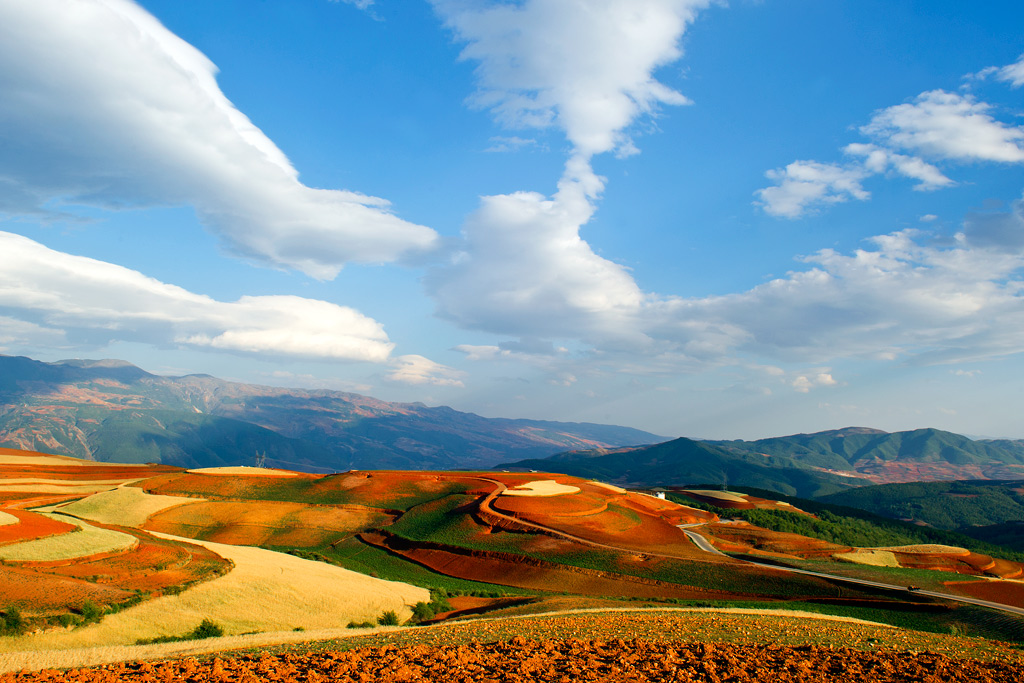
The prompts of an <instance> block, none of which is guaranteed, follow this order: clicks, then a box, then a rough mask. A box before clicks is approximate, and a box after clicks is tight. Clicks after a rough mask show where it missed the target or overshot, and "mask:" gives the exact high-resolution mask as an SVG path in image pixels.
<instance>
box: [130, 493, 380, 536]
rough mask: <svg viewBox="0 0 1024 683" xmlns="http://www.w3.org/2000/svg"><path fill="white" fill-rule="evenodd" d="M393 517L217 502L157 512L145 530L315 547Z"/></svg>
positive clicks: (354, 509) (361, 510) (355, 510)
mask: <svg viewBox="0 0 1024 683" xmlns="http://www.w3.org/2000/svg"><path fill="white" fill-rule="evenodd" d="M393 519H394V515H389V514H386V513H384V512H383V511H381V510H377V509H372V508H365V507H361V506H335V505H303V504H301V503H282V502H272V501H258V502H232V501H214V502H206V503H191V504H189V505H183V506H180V507H175V508H170V509H168V510H164V511H162V512H158V513H156V514H155V515H153V516H152V517H150V518H149V520H147V522H146V525H145V528H146V529H149V530H150V531H160V532H163V533H166V534H173V535H175V536H185V537H186V538H198V539H202V540H205V541H216V542H217V543H228V544H231V545H258V546H285V547H291V548H311V547H315V546H321V545H325V544H327V543H331V542H333V541H336V540H338V539H339V538H342V537H344V536H347V535H350V534H353V533H355V532H358V531H365V530H367V529H370V528H373V527H377V526H382V525H386V524H390V523H391V521H392V520H393Z"/></svg>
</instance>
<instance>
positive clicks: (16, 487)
mask: <svg viewBox="0 0 1024 683" xmlns="http://www.w3.org/2000/svg"><path fill="white" fill-rule="evenodd" d="M15 481H18V480H17V479H8V480H6V482H0V491H4V492H8V493H64V494H67V495H69V496H70V495H77V494H88V493H99V492H100V491H109V490H110V489H112V488H116V487H117V486H119V485H121V484H123V483H125V482H133V481H138V479H127V480H126V479H118V480H117V481H115V482H113V483H111V484H103V483H96V482H85V483H76V484H69V483H63V484H59V483H52V484H46V483H39V484H25V483H18V484H15V483H13V482H15Z"/></svg>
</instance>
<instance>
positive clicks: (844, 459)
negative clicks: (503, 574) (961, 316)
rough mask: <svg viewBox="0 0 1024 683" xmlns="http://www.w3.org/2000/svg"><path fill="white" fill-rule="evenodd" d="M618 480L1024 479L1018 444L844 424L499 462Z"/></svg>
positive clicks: (802, 487)
mask: <svg viewBox="0 0 1024 683" xmlns="http://www.w3.org/2000/svg"><path fill="white" fill-rule="evenodd" d="M499 467H501V468H504V469H516V470H519V469H533V470H550V471H556V472H563V473H565V474H572V475H574V476H579V477H593V478H597V479H602V480H604V481H610V482H615V483H617V484H620V485H631V486H668V485H692V484H708V483H711V484H716V485H722V486H733V485H736V486H754V487H759V488H764V489H770V490H772V491H777V492H779V493H783V494H786V495H797V496H801V497H815V496H822V495H826V494H830V493H836V492H839V491H842V490H845V489H849V488H853V487H859V486H866V485H870V484H881V483H894V482H909V481H946V480H956V479H979V480H984V479H1024V444H1022V442H1020V441H1012V440H1005V439H1004V440H998V441H974V440H972V439H969V438H967V437H966V436H961V435H959V434H954V433H952V432H945V431H942V430H939V429H916V430H913V431H906V432H892V433H890V432H883V431H881V430H877V429H868V428H863V427H849V428H846V429H838V430H831V431H826V432H819V433H816V434H796V435H792V436H784V437H777V438H771V439H760V440H758V441H695V440H692V439H686V438H680V439H675V440H673V441H669V442H667V443H661V444H656V445H652V446H643V447H637V448H620V449H612V450H609V449H586V450H580V451H575V452H568V453H559V454H556V455H554V456H551V457H549V458H545V459H530V460H525V461H519V462H509V463H505V464H502V465H500V466H499Z"/></svg>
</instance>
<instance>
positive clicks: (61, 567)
mask: <svg viewBox="0 0 1024 683" xmlns="http://www.w3.org/2000/svg"><path fill="white" fill-rule="evenodd" d="M115 528H117V529H118V530H119V531H121V532H123V533H128V534H132V535H134V536H135V537H137V538H138V539H139V544H138V545H137V546H135V548H133V549H131V550H128V551H125V552H121V553H115V554H110V555H105V556H99V557H93V558H83V559H79V560H73V561H67V560H64V561H60V562H31V563H22V565H21V566H22V567H23V568H25V569H29V570H34V571H37V572H39V573H41V574H47V575H56V576H64V577H71V578H81V579H88V580H89V581H92V582H94V583H98V584H103V585H107V586H110V587H112V588H116V589H120V590H140V591H144V592H158V591H163V590H166V589H167V588H171V587H177V586H181V585H183V584H187V583H193V582H195V581H202V580H204V579H209V578H213V577H215V576H220V575H222V574H224V573H225V572H227V571H228V570H229V569H230V568H231V563H230V562H229V561H228V560H225V559H224V558H222V557H221V556H220V555H217V554H216V553H214V552H213V551H211V550H207V549H206V548H203V547H202V546H198V545H194V544H191V543H181V542H179V541H172V540H167V539H161V538H155V537H153V536H150V535H149V534H147V533H145V532H141V531H136V530H134V529H126V528H121V527H115Z"/></svg>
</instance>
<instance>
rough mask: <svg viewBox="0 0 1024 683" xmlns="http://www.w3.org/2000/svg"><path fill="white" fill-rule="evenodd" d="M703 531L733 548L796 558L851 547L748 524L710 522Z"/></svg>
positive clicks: (820, 555)
mask: <svg viewBox="0 0 1024 683" xmlns="http://www.w3.org/2000/svg"><path fill="white" fill-rule="evenodd" d="M700 531H701V534H703V535H705V536H710V537H712V538H715V539H720V540H722V541H725V542H726V543H728V544H730V547H733V548H735V547H745V548H748V549H749V548H752V549H755V550H760V551H762V552H767V553H777V554H783V555H790V556H796V557H828V556H830V555H832V554H833V553H841V552H847V551H849V550H851V548H850V546H841V545H836V544H834V543H829V542H828V541H821V540H818V539H815V538H808V537H806V536H800V535H799V534H790V533H785V532H781V531H769V530H768V529H762V528H761V527H757V526H753V525H750V524H746V523H743V524H722V523H718V524H708V525H706V526H704V527H701V530H700Z"/></svg>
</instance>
